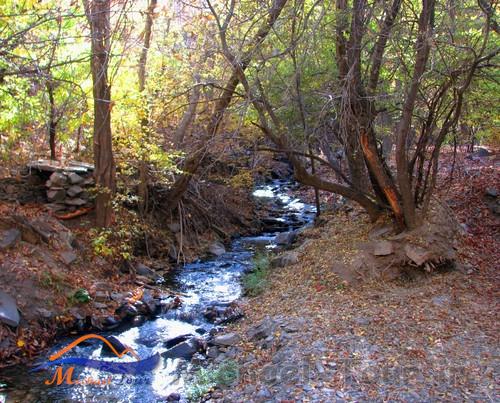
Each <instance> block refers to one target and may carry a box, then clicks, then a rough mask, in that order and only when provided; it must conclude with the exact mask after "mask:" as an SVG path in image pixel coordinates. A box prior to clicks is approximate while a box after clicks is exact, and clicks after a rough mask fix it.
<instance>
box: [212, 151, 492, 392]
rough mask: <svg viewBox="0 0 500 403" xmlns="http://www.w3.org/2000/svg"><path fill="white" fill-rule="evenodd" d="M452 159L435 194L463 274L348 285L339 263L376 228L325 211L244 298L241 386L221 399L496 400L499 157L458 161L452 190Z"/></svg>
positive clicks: (237, 328)
mask: <svg viewBox="0 0 500 403" xmlns="http://www.w3.org/2000/svg"><path fill="white" fill-rule="evenodd" d="M450 161H451V156H450V155H448V156H445V158H444V160H443V164H442V166H443V170H442V174H441V176H440V183H439V185H438V189H439V192H438V193H439V194H438V197H439V198H440V200H441V201H442V202H445V203H447V204H448V205H449V206H450V207H451V208H452V209H453V211H454V213H455V215H456V217H457V218H458V220H459V221H460V223H461V224H462V225H461V227H462V229H463V231H462V232H461V233H460V234H458V242H459V243H458V251H457V252H458V255H459V260H460V265H459V267H460V270H453V271H448V272H445V273H435V274H422V275H419V276H415V277H412V278H410V279H408V278H407V279H399V280H397V281H391V282H382V281H369V282H364V283H358V284H354V285H347V284H346V283H345V282H344V281H342V279H340V278H339V277H338V276H337V275H336V274H335V273H334V271H333V270H332V265H333V264H334V262H337V261H341V260H343V259H345V257H346V256H349V255H352V254H353V253H355V249H356V245H357V244H358V243H359V241H362V240H365V239H366V238H367V237H368V235H369V233H370V231H371V230H372V228H373V225H372V224H371V223H369V222H368V220H367V219H366V217H365V216H364V215H363V214H360V213H359V212H358V211H357V209H354V210H353V211H351V212H348V213H346V212H344V211H340V212H338V213H336V214H331V215H328V213H327V214H326V217H325V218H324V219H322V221H323V222H324V224H323V225H321V226H318V227H315V228H314V229H310V230H307V231H306V232H305V233H304V237H303V239H305V240H306V241H305V242H304V243H303V244H302V245H301V246H299V247H298V248H297V249H295V251H297V252H298V256H299V261H298V263H296V264H293V265H290V266H287V267H284V268H280V269H275V270H274V271H272V274H271V275H270V278H269V279H268V281H269V283H268V285H267V287H266V291H265V292H264V293H263V294H261V295H260V296H258V297H255V298H247V299H245V300H244V304H245V305H244V306H245V311H246V317H245V319H243V320H242V321H241V322H239V323H237V324H235V325H233V326H232V327H231V328H230V329H228V331H229V332H236V333H238V334H239V335H240V336H241V340H242V341H241V342H240V344H239V345H238V347H237V349H238V354H237V355H236V357H235V359H236V360H237V361H238V363H239V365H240V382H239V383H238V385H237V386H235V387H233V388H230V389H227V390H224V391H215V392H213V394H212V397H213V398H214V400H216V401H219V400H220V401H231V402H244V401H255V402H259V401H273V402H292V401H304V402H307V401H323V402H331V401H372V400H373V401H431V400H445V401H494V400H496V399H497V396H498V389H497V387H498V383H497V381H498V379H499V378H498V376H499V373H498V368H499V364H500V362H499V361H498V353H499V350H498V346H499V336H498V323H499V321H498V319H499V318H498V312H499V309H498V304H499V302H500V298H499V297H500V295H499V289H500V287H499V286H500V281H499V280H500V277H499V265H498V262H499V261H500V248H499V228H500V227H499V225H498V224H499V216H498V215H497V214H495V213H493V211H492V208H494V207H495V206H492V198H491V196H488V195H487V194H488V193H494V190H495V189H496V191H498V190H499V189H500V177H499V173H498V157H490V158H483V159H477V160H475V161H471V160H467V159H463V158H461V159H460V161H459V162H458V164H457V166H456V168H455V172H454V180H453V182H452V183H451V184H450V183H449V182H448V178H449V171H450V168H451V164H450ZM304 196H305V197H309V199H310V200H312V195H311V193H310V192H309V194H308V195H304ZM497 200H498V197H497ZM493 203H495V201H493ZM224 399H226V400H224Z"/></svg>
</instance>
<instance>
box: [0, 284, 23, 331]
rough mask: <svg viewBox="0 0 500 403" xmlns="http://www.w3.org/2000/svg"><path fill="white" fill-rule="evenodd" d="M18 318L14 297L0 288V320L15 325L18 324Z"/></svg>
mask: <svg viewBox="0 0 500 403" xmlns="http://www.w3.org/2000/svg"><path fill="white" fill-rule="evenodd" d="M19 320H20V317H19V312H18V311H17V304H16V301H15V299H14V298H12V297H11V296H10V295H9V294H7V293H6V292H4V291H2V290H0V322H3V323H5V324H7V325H9V326H14V327H16V326H18V325H19Z"/></svg>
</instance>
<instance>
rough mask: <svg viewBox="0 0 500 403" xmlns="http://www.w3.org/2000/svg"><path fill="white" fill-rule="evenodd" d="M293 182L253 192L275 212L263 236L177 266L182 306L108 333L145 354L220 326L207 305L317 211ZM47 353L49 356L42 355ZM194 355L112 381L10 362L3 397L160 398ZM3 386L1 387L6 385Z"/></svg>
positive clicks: (145, 401) (179, 380)
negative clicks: (68, 378) (296, 193)
mask: <svg viewBox="0 0 500 403" xmlns="http://www.w3.org/2000/svg"><path fill="white" fill-rule="evenodd" d="M292 186H293V183H291V182H289V181H284V180H277V181H274V182H272V183H270V184H268V185H263V186H260V187H257V188H256V189H255V191H254V193H253V195H254V197H255V198H256V199H257V201H258V203H259V204H260V205H261V208H262V209H266V211H268V212H269V218H267V219H266V220H264V223H265V230H264V232H262V233H261V234H259V235H258V236H253V237H239V238H236V239H235V240H234V241H233V242H232V244H231V247H230V248H229V250H228V251H227V252H226V253H224V254H223V255H221V256H219V257H217V258H213V259H209V260H204V261H197V262H194V263H190V264H186V265H184V266H182V267H179V268H177V269H176V270H175V271H174V272H173V274H172V277H171V278H170V279H169V280H170V282H171V284H170V285H171V288H172V289H173V290H174V291H176V292H179V293H181V294H182V298H181V299H182V306H181V307H180V308H178V309H173V310H170V311H168V312H167V313H165V314H162V315H160V316H159V317H158V318H156V319H154V320H151V321H147V322H145V323H144V324H142V325H140V326H136V327H132V328H130V329H128V330H125V331H121V332H120V331H114V332H113V331H112V332H106V333H103V335H105V336H109V335H114V336H116V337H117V338H118V339H120V341H122V342H123V343H124V344H126V345H128V346H129V347H132V348H133V349H134V350H135V352H137V354H138V355H139V356H140V357H141V358H142V359H144V358H147V357H150V356H153V355H154V354H156V353H162V352H164V351H166V350H167V348H166V347H165V346H164V343H165V341H167V340H170V339H172V338H174V337H176V336H179V335H184V334H197V333H198V334H200V333H206V332H208V331H210V329H211V328H213V327H214V325H213V324H211V323H209V322H208V321H207V320H206V319H205V317H204V316H203V311H204V309H205V308H206V307H207V306H211V305H214V304H217V305H223V304H225V303H230V302H231V301H233V300H235V299H237V298H239V297H240V295H241V285H240V277H241V275H242V274H243V273H244V272H245V271H248V270H249V269H250V268H251V266H252V258H253V256H254V254H255V253H256V251H257V250H259V249H264V250H265V249H268V250H272V249H275V248H276V247H277V245H276V242H275V237H276V235H277V234H279V233H280V232H285V231H290V230H295V229H297V228H300V227H302V226H304V225H306V224H308V223H310V222H311V221H312V219H313V217H314V212H315V210H314V207H312V206H310V205H307V204H305V203H302V202H301V201H300V200H298V199H296V198H293V197H292V196H290V195H289V194H290V192H289V191H290V189H291V187H292ZM70 341H72V340H62V341H61V342H59V343H58V344H56V345H55V346H54V347H53V348H52V349H51V351H50V352H49V353H48V354H47V356H46V358H48V356H49V355H50V354H53V353H54V352H56V351H58V350H60V349H61V348H62V347H64V346H65V345H67V344H68V343H69V342H70ZM101 349H102V344H101V343H92V344H87V345H84V344H83V343H82V344H80V345H78V346H77V347H76V348H74V349H73V350H71V352H70V353H68V354H71V355H74V356H79V357H87V358H93V359H102V358H101ZM105 359H106V360H110V361H121V362H123V361H131V362H132V361H135V359H134V358H133V357H132V356H128V355H127V356H124V357H123V358H121V359H119V358H117V357H114V358H113V357H106V358H105ZM42 361H43V360H42ZM189 365H190V364H189V362H187V361H185V360H182V359H163V358H162V359H161V360H160V363H159V365H157V366H156V368H155V369H154V370H152V371H150V372H146V373H145V374H141V375H136V376H131V375H111V378H110V383H109V384H107V385H99V386H96V385H65V384H62V385H59V386H46V385H44V381H45V380H47V379H51V378H52V376H53V373H54V369H53V368H52V369H50V370H48V371H41V372H36V373H31V372H28V368H26V367H18V368H12V369H10V370H9V371H5V372H4V373H0V388H1V387H2V384H3V386H4V387H5V385H6V386H7V388H6V389H5V391H3V392H2V391H0V403H3V401H4V400H6V401H8V402H10V401H12V402H37V401H40V402H45V401H47V402H57V401H61V402H63V401H64V402H70V401H71V402H76V401H78V402H80V401H84V402H94V401H100V402H141V403H149V402H160V401H165V399H166V397H167V396H169V395H170V394H171V393H173V392H180V393H181V395H182V393H183V392H184V388H185V384H184V378H185V373H186V371H187V370H189ZM76 370H77V369H76V368H75V375H74V376H73V378H74V379H75V378H79V379H81V378H91V379H107V377H108V376H109V374H107V373H104V372H99V371H98V370H95V369H91V368H88V369H81V368H79V369H78V370H79V371H81V372H78V373H77V372H76ZM0 390H1V389H0Z"/></svg>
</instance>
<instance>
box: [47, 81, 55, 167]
mask: <svg viewBox="0 0 500 403" xmlns="http://www.w3.org/2000/svg"><path fill="white" fill-rule="evenodd" d="M46 87H47V94H48V96H49V122H48V126H49V147H50V159H51V160H56V159H57V155H56V134H57V118H56V103H55V99H54V84H53V82H52V81H47V85H46Z"/></svg>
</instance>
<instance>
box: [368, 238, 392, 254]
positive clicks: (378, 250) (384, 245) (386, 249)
mask: <svg viewBox="0 0 500 403" xmlns="http://www.w3.org/2000/svg"><path fill="white" fill-rule="evenodd" d="M392 253H394V249H393V246H392V242H391V241H378V242H376V243H375V245H374V246H373V254H374V255H375V256H387V255H391V254H392Z"/></svg>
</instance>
